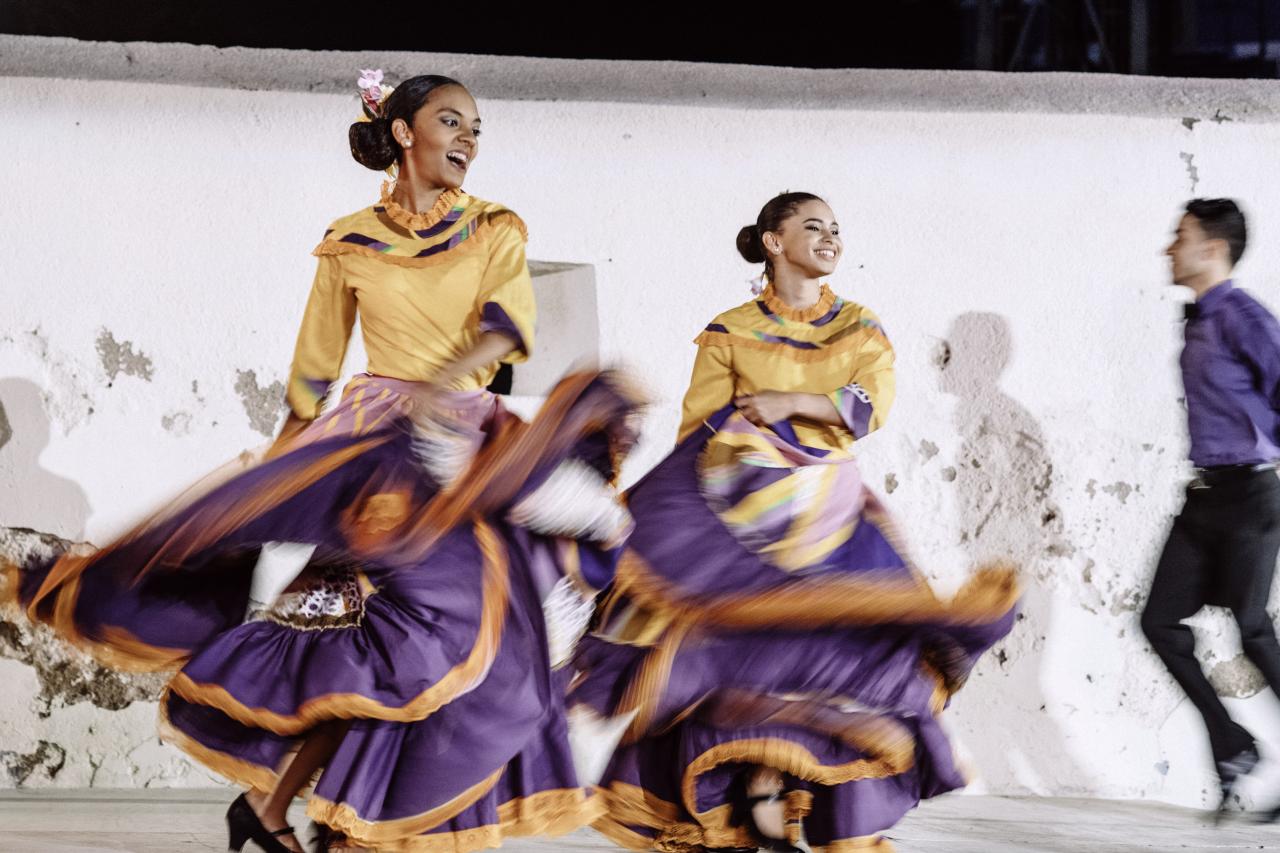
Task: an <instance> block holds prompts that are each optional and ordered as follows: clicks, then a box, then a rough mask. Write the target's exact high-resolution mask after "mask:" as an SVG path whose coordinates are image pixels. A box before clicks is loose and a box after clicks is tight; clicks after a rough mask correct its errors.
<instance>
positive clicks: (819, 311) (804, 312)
mask: <svg viewBox="0 0 1280 853" xmlns="http://www.w3.org/2000/svg"><path fill="white" fill-rule="evenodd" d="M760 301H761V302H763V303H764V305H765V307H766V308H768V309H769V310H770V311H772V312H773V313H774V314H777V315H778V316H779V317H782V318H783V319H785V320H795V321H796V322H797V323H811V322H813V321H814V320H817V319H819V318H821V317H825V316H826V315H827V312H828V311H830V310H831V306H833V305H835V304H836V295H835V294H834V293H832V292H831V288H829V287H827V286H826V285H825V284H824V285H822V289H821V290H820V291H819V293H818V301H817V302H815V303H813V304H812V305H810V306H809V307H808V308H792V307H791V306H790V305H788V304H787V303H785V302H783V301H782V298H781V297H780V296H778V292H777V291H776V290H774V289H773V282H769V286H768V287H766V288H765V289H764V292H763V293H761V294H760Z"/></svg>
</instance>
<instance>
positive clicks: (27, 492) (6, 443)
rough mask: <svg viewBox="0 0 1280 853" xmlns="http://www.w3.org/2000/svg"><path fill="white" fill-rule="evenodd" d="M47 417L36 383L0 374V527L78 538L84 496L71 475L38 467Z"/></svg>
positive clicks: (47, 430)
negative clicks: (21, 528) (68, 477)
mask: <svg viewBox="0 0 1280 853" xmlns="http://www.w3.org/2000/svg"><path fill="white" fill-rule="evenodd" d="M51 431H52V420H51V418H50V417H49V413H48V411H47V410H46V409H45V405H44V398H43V395H42V394H41V392H40V388H39V386H37V385H36V384H35V383H33V382H31V381H30V380H27V379H20V378H17V377H9V378H5V379H0V527H24V528H31V529H34V530H39V531H41V532H46V533H54V534H56V535H58V536H61V537H62V538H64V539H70V540H72V541H75V542H78V541H80V540H82V539H83V538H84V527H85V523H86V522H87V521H88V519H89V499H88V496H86V495H85V493H84V490H83V489H81V488H80V486H79V485H78V484H77V483H76V482H75V481H73V480H68V479H67V478H66V477H63V476H60V475H58V474H55V473H54V472H52V471H49V470H46V469H45V468H42V467H41V466H40V455H41V454H42V453H43V452H44V451H45V448H47V447H48V446H49V439H50V437H51Z"/></svg>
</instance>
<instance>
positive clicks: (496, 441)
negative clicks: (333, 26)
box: [17, 73, 636, 853]
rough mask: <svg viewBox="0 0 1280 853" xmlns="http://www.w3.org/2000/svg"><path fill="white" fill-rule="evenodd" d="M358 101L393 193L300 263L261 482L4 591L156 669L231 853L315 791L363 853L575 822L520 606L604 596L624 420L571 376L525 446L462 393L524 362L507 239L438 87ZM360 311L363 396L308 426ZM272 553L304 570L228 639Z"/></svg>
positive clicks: (324, 815)
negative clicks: (286, 409) (283, 396)
mask: <svg viewBox="0 0 1280 853" xmlns="http://www.w3.org/2000/svg"><path fill="white" fill-rule="evenodd" d="M380 82H381V81H380V79H378V75H371V74H368V73H367V74H366V78H365V79H364V80H363V81H362V88H364V89H365V106H366V118H367V119H368V120H367V121H361V122H358V123H356V124H355V125H353V126H352V128H351V132H350V141H351V151H352V154H353V156H354V157H355V158H356V160H358V161H359V162H360V163H361V164H363V165H365V166H367V167H369V168H371V169H375V170H382V169H387V168H388V167H392V166H395V167H398V177H397V179H396V181H395V183H394V185H389V186H384V188H383V193H382V197H381V199H380V200H379V201H378V202H377V203H375V204H373V205H371V206H369V207H367V208H364V209H362V210H360V211H358V212H356V213H354V214H351V215H350V216H345V217H343V218H341V219H338V220H337V221H336V222H334V223H333V224H332V225H331V226H330V228H329V229H328V230H327V231H326V232H325V235H324V239H323V240H322V241H321V243H320V245H319V247H318V248H317V249H316V252H315V253H316V255H318V257H319V268H318V270H317V273H316V278H315V283H314V285H313V287H312V290H311V295H310V298H309V300H308V302H307V307H306V313H305V316H304V318H303V322H302V329H301V331H300V333H299V335H298V341H297V348H296V353H295V356H294V363H293V369H292V373H291V375H290V380H289V388H288V402H289V406H290V409H291V414H290V415H289V418H288V421H287V423H286V425H285V427H284V429H283V431H282V434H281V437H280V439H279V440H278V441H277V443H276V445H275V446H274V448H273V451H272V453H271V454H269V458H268V460H267V461H265V462H264V463H263V464H261V465H259V466H257V467H255V468H252V469H250V470H249V471H247V472H245V473H243V474H241V475H239V476H237V477H235V478H234V479H232V480H230V481H229V482H227V483H225V484H224V485H221V486H218V487H216V488H214V489H213V490H211V491H209V492H208V493H207V494H205V495H204V496H202V497H199V498H196V499H195V500H193V501H191V502H190V503H187V504H184V505H182V506H179V507H176V508H173V509H170V510H167V511H165V512H163V513H161V514H160V515H158V516H157V517H155V518H153V519H151V520H149V521H147V522H145V523H144V524H142V525H140V526H139V527H138V528H137V529H135V530H134V531H132V532H131V533H130V534H128V535H126V536H125V537H123V538H122V539H121V540H119V541H117V542H115V543H113V544H111V545H109V546H107V547H106V548H104V549H103V550H102V551H100V552H98V553H97V554H95V555H93V556H91V557H87V558H77V557H72V556H64V557H63V558H61V559H58V560H56V561H49V562H40V563H35V564H32V565H27V566H24V567H21V569H20V570H19V572H18V584H17V587H18V594H19V599H20V601H21V602H22V604H23V605H24V606H25V607H26V608H27V612H28V613H29V614H30V615H31V616H32V617H33V618H35V619H40V620H42V621H46V622H49V623H50V624H52V625H53V626H54V627H55V628H57V629H58V630H59V631H60V632H62V633H63V634H64V635H65V636H67V637H68V638H70V639H72V640H74V641H76V642H78V643H79V644H81V645H82V646H84V647H86V648H88V649H89V650H90V651H92V652H94V653H97V654H98V655H99V656H100V657H102V658H103V659H104V660H107V661H108V662H110V663H111V664H113V665H116V666H121V667H133V668H142V669H165V668H175V669H176V668H179V667H180V668H181V669H180V671H179V672H178V673H177V674H176V675H175V676H174V678H173V680H172V681H171V682H170V684H169V687H168V690H167V691H166V694H165V696H164V698H163V700H162V702H161V716H162V720H161V722H162V730H163V734H164V736H165V737H166V739H168V740H169V741H170V742H172V743H174V744H176V745H177V746H178V747H180V748H182V749H183V750H185V751H186V752H187V753H188V754H189V755H190V756H191V757H193V758H194V759H196V760H198V761H200V762H202V763H203V764H205V765H207V766H208V767H210V768H212V769H213V770H215V771H217V772H219V773H221V774H223V775H224V776H226V777H228V778H229V779H231V780H233V781H235V782H238V783H240V784H242V785H244V786H245V787H246V788H247V789H248V793H247V794H246V795H245V796H242V797H241V798H239V799H238V800H236V802H235V803H234V804H233V805H232V807H231V809H230V810H229V811H228V814H227V823H228V828H229V831H230V841H231V847H232V849H235V850H239V849H240V848H241V846H242V845H243V844H244V843H245V842H246V841H247V840H249V839H252V840H254V841H255V842H257V843H258V844H259V845H260V846H262V847H263V848H264V849H266V850H268V851H276V853H279V851H287V850H293V851H296V850H300V846H299V844H298V842H297V840H296V837H295V836H294V835H293V831H292V829H291V828H290V827H288V826H287V825H286V819H285V810H286V807H287V806H288V805H289V803H290V801H291V800H292V799H293V797H294V796H295V795H296V794H297V793H298V792H299V791H300V790H301V789H303V787H304V786H306V785H308V784H309V783H311V782H312V781H313V779H314V782H315V784H314V788H313V790H312V792H311V794H310V797H309V804H308V813H309V814H310V815H311V816H312V817H313V818H314V819H315V820H316V821H317V822H318V823H319V824H321V827H322V829H323V828H325V827H327V828H329V829H330V830H332V831H334V832H336V833H338V834H341V835H343V836H345V842H344V843H345V844H347V845H350V846H357V847H362V848H374V847H376V848H377V849H379V850H385V851H398V850H403V851H417V850H449V851H452V852H453V853H467V851H473V850H479V849H482V848H485V847H492V846H496V845H497V844H499V843H500V842H501V839H502V838H504V837H505V836H507V835H511V834H527V833H532V832H561V831H567V830H570V829H573V828H575V827H577V826H580V825H582V824H583V823H585V822H588V821H590V820H591V819H593V818H594V817H595V816H596V815H597V814H598V812H599V805H598V803H597V802H596V801H595V799H594V798H592V797H591V796H590V795H589V794H588V792H587V791H585V790H584V789H583V788H582V787H581V786H580V785H579V784H578V782H577V778H576V775H575V773H574V769H573V763H572V760H571V756H570V753H569V748H568V741H567V737H566V733H565V725H564V708H563V695H564V694H563V687H564V685H563V683H562V681H563V673H553V671H552V666H553V665H559V664H561V663H563V659H564V658H565V657H567V654H566V653H565V652H564V650H562V649H551V648H549V647H548V640H547V630H546V628H545V627H544V622H543V615H542V604H543V602H544V601H547V600H561V599H557V598H556V596H557V595H561V598H563V595H562V593H563V594H567V595H569V596H570V597H571V598H572V596H573V595H575V594H584V595H590V593H591V589H592V587H593V586H597V587H598V586H599V585H602V584H603V582H604V581H605V580H607V573H608V572H609V571H610V570H611V567H612V563H611V561H610V559H609V557H608V554H607V549H608V548H610V547H613V546H615V545H616V544H617V542H619V541H620V540H621V538H622V537H623V536H625V533H626V531H627V529H628V526H629V519H628V516H627V513H626V511H625V509H623V508H622V507H621V505H620V504H619V503H618V502H617V501H616V500H614V495H613V493H612V491H611V489H610V488H609V487H608V481H610V480H611V479H612V478H613V476H614V475H615V473H616V472H615V471H614V469H613V466H614V464H615V462H616V461H617V459H619V458H620V457H619V454H620V453H621V452H622V451H624V450H625V449H626V447H628V446H629V444H630V441H631V436H630V434H629V432H628V430H627V428H626V425H625V421H626V420H627V415H628V414H629V413H630V412H632V411H633V410H634V409H635V408H636V401H635V399H634V398H633V397H632V396H630V395H629V394H628V393H627V392H626V391H625V390H624V389H623V387H622V384H621V383H620V382H619V381H618V380H617V378H616V377H613V376H612V375H609V374H595V373H585V372H584V373H579V374H574V375H571V376H569V377H567V378H566V379H565V380H564V381H562V382H561V383H560V385H559V386H558V387H557V388H556V389H555V390H554V391H553V392H552V394H551V395H550V397H549V398H548V401H547V403H546V405H545V406H544V407H543V409H542V411H541V412H540V413H539V415H538V417H537V418H535V419H534V420H533V421H532V422H531V423H528V424H526V423H524V422H522V421H520V420H519V419H518V418H515V417H514V416H511V415H509V414H507V412H506V411H505V410H504V409H503V407H502V406H501V404H500V403H499V402H498V400H497V398H495V397H494V395H493V394H490V393H489V392H488V391H486V390H485V388H486V386H487V385H488V384H489V383H490V382H491V381H492V379H493V377H494V374H495V371H496V369H497V365H498V363H499V362H500V361H507V362H514V361H519V360H521V359H524V358H526V357H527V355H528V354H529V351H530V349H531V347H532V345H533V327H534V298H533V292H532V285H531V281H530V277H529V271H528V267H527V265H526V262H525V239H526V237H525V226H524V224H523V223H522V222H521V220H520V219H519V217H517V216H516V215H515V214H514V213H512V212H511V211H510V210H508V209H506V208H504V207H502V206H501V205H498V204H494V203H492V202H487V201H483V200H481V199H478V198H475V197H473V196H471V195H468V194H467V193H465V192H464V191H463V190H462V189H461V185H462V181H463V178H464V177H465V175H466V173H467V170H468V168H469V167H470V165H471V164H472V163H473V162H474V160H475V157H476V154H477V151H478V147H479V134H480V118H479V115H478V113H477V109H476V104H475V101H474V100H473V99H472V97H471V95H470V93H469V92H468V91H467V90H466V89H465V88H464V87H463V86H462V85H461V84H459V83H458V82H457V81H454V80H450V79H448V78H444V77H434V76H425V77H414V78H411V79H409V80H406V81H404V82H403V83H402V84H401V85H400V86H399V87H397V88H396V89H395V90H394V91H393V92H384V91H381V88H382V87H381V85H380ZM357 313H359V315H360V319H361V328H362V332H363V335H364V343H365V349H366V351H367V353H368V357H369V367H368V372H367V373H365V374H362V375H360V376H357V377H356V378H355V379H353V380H352V381H351V382H350V384H349V385H348V386H347V387H346V389H345V391H344V392H343V395H342V399H341V401H340V402H338V404H337V405H336V406H335V407H334V408H333V409H332V410H331V411H328V412H326V413H324V414H322V404H323V402H324V400H325V398H326V395H327V394H328V392H329V390H330V386H331V385H332V383H333V382H334V381H335V380H336V379H338V377H339V375H340V374H339V372H340V369H341V365H342V360H343V355H344V353H345V350H346V346H347V339H348V336H349V335H350V333H351V330H352V326H353V324H354V321H355V319H356V315H357ZM276 542H292V543H299V544H300V545H302V546H305V547H306V548H307V549H313V551H312V553H313V556H312V557H311V561H310V565H309V566H308V567H307V569H306V571H305V573H304V576H303V578H301V579H300V581H299V582H298V583H297V584H296V585H295V587H294V589H293V590H292V591H289V592H287V593H286V594H285V595H283V596H281V597H280V598H279V599H277V600H276V601H274V602H272V603H270V606H268V607H266V608H265V609H263V610H262V611H261V612H259V613H257V615H256V617H255V618H253V619H251V620H250V621H248V622H241V620H242V618H243V614H244V612H245V608H246V604H247V603H248V592H249V585H250V578H251V575H252V571H253V564H254V562H255V560H256V559H257V556H258V553H259V551H260V550H261V549H262V548H263V547H264V546H271V545H272V543H276ZM566 585H567V586H566ZM566 588H571V589H570V592H568V593H564V590H565V589H566ZM317 772H319V776H318V778H315V777H316V774H317ZM322 835H323V836H326V837H322V839H321V842H320V844H321V847H322V848H323V847H324V846H325V845H327V844H328V843H329V841H330V840H331V839H330V838H329V837H327V836H329V833H328V832H322Z"/></svg>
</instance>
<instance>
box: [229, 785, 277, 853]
mask: <svg viewBox="0 0 1280 853" xmlns="http://www.w3.org/2000/svg"><path fill="white" fill-rule="evenodd" d="M284 835H293V827H292V826H286V827H285V828H284V829H277V830H275V831H274V832H273V831H271V830H269V829H267V828H266V827H265V826H263V825H262V820H261V819H259V817H258V813H257V812H255V811H254V810H253V806H251V805H249V799H248V797H246V796H245V795H244V794H241V795H240V796H239V797H237V798H236V801H235V802H234V803H232V804H231V807H230V808H228V809H227V836H228V840H227V848H228V849H230V850H232V851H235V853H240V851H241V850H242V849H244V843H245V842H246V841H249V840H250V839H252V840H253V842H254V843H255V844H257V845H258V846H259V847H261V848H262V849H263V850H265V851H267V853H293V851H292V850H290V849H289V848H288V847H285V846H284V845H283V844H281V843H280V842H279V841H278V840H277V839H278V838H280V837H281V836H284Z"/></svg>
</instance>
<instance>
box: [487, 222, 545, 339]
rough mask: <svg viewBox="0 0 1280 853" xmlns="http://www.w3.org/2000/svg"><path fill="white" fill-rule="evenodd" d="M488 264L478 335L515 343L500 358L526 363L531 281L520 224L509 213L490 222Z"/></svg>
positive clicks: (534, 310)
mask: <svg viewBox="0 0 1280 853" xmlns="http://www.w3.org/2000/svg"><path fill="white" fill-rule="evenodd" d="M490 227H492V228H494V229H495V230H494V233H493V234H492V235H491V244H490V246H491V247H490V249H489V262H488V265H487V266H486V267H485V271H484V277H483V279H482V280H481V282H480V296H479V302H480V305H479V308H480V332H481V333H482V334H483V333H485V332H499V333H501V334H504V335H506V336H507V337H509V338H511V339H512V340H514V341H515V342H516V348H515V349H514V350H512V351H511V352H510V353H508V354H507V355H506V356H504V357H503V358H502V361H504V362H506V363H508V364H516V363H518V362H521V361H524V360H526V359H527V358H528V357H529V355H530V353H532V352H533V335H534V323H535V321H536V319H537V308H536V306H535V303H534V298H533V280H532V279H531V278H530V276H529V264H528V262H527V261H526V259H525V230H524V224H523V223H522V222H521V221H520V220H519V218H518V217H516V215H515V214H513V213H502V214H498V215H497V216H496V217H495V218H494V219H492V220H491V221H490Z"/></svg>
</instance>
